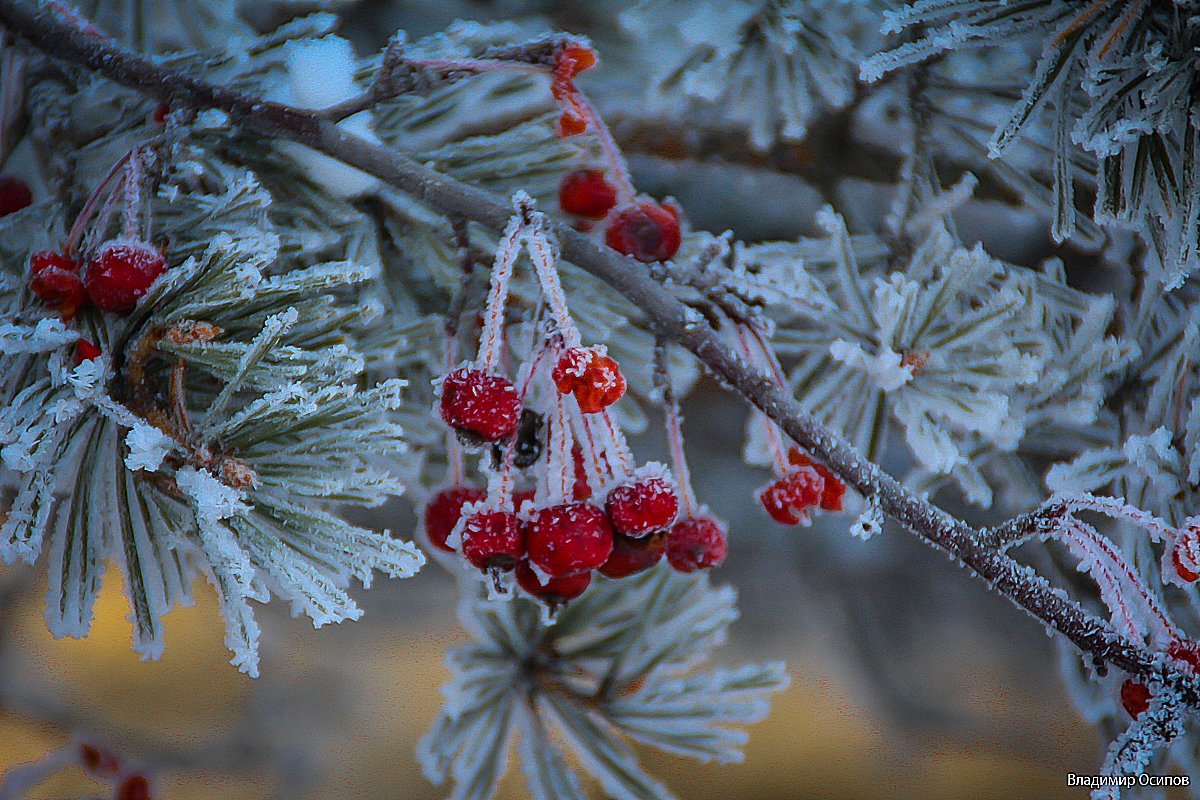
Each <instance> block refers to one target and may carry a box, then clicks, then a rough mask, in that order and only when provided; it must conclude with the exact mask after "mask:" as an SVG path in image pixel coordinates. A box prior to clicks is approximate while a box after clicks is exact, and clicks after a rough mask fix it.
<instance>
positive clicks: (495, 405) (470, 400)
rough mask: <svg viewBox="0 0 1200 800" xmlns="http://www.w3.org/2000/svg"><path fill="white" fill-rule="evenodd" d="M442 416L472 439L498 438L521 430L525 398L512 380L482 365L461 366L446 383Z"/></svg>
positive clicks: (492, 440) (489, 439) (483, 440)
mask: <svg viewBox="0 0 1200 800" xmlns="http://www.w3.org/2000/svg"><path fill="white" fill-rule="evenodd" d="M441 410H442V419H443V420H445V421H446V424H447V425H449V426H450V427H451V428H454V429H455V430H456V431H458V432H459V433H460V434H462V435H463V436H464V437H465V438H467V439H468V440H469V441H472V442H477V443H478V442H496V441H499V440H501V439H507V438H508V437H510V436H512V435H513V433H515V432H516V430H517V422H518V420H519V418H520V413H521V399H520V398H519V397H518V396H517V390H516V388H515V387H514V386H513V384H512V381H510V380H509V379H508V378H505V377H503V376H502V375H491V374H489V373H487V372H484V371H483V370H479V369H465V368H463V369H458V370H455V371H454V372H451V373H450V374H449V375H447V376H446V380H445V381H443V383H442V399H441Z"/></svg>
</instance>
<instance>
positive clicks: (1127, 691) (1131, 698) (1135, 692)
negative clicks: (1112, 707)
mask: <svg viewBox="0 0 1200 800" xmlns="http://www.w3.org/2000/svg"><path fill="white" fill-rule="evenodd" d="M1121 705H1122V706H1124V708H1125V713H1127V714H1128V715H1129V716H1131V717H1133V718H1135V719H1136V718H1137V717H1138V716H1140V715H1141V713H1142V712H1143V711H1145V710H1146V709H1147V708H1149V707H1150V690H1149V689H1147V688H1146V684H1144V683H1138V682H1137V681H1135V680H1134V679H1133V678H1126V679H1125V682H1124V683H1122V684H1121Z"/></svg>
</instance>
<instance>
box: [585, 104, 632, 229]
mask: <svg viewBox="0 0 1200 800" xmlns="http://www.w3.org/2000/svg"><path fill="white" fill-rule="evenodd" d="M575 93H576V98H575V99H576V102H577V103H578V105H579V107H580V110H582V111H583V112H584V116H585V117H586V118H587V125H588V128H589V129H591V130H592V131H593V132H594V133H595V134H596V139H597V141H598V143H599V144H600V152H601V154H602V155H603V157H604V160H605V161H606V162H608V169H609V177H610V180H611V182H612V184H613V188H614V189H616V190H617V205H616V208H618V209H620V208H626V207H628V206H632V205H634V203H635V202H636V200H637V190H636V189H635V188H634V186H633V178H632V177H631V176H630V174H629V165H628V164H627V163H626V162H625V156H624V155H623V154H622V153H621V148H620V147H618V146H617V142H616V140H615V139H614V138H613V135H612V131H610V130H609V129H608V125H607V124H606V123H605V122H604V119H603V118H602V117H601V116H600V114H599V112H597V111H596V107H595V106H594V105H592V101H591V100H589V99H588V97H587V95H585V94H584V93H583V92H581V91H579V90H578V89H575Z"/></svg>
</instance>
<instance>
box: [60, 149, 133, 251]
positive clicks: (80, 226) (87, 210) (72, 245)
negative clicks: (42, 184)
mask: <svg viewBox="0 0 1200 800" xmlns="http://www.w3.org/2000/svg"><path fill="white" fill-rule="evenodd" d="M136 149H137V148H136V147H135V148H134V150H136ZM132 154H133V150H130V151H129V152H128V153H126V154H125V155H123V156H121V157H120V158H119V159H118V160H117V163H115V164H113V166H112V169H110V170H109V171H108V174H107V175H105V176H104V180H102V181H100V183H99V185H97V186H96V188H95V190H94V191H93V192H92V193H91V195H90V196H88V199H87V202H85V203H84V204H83V209H82V210H81V211H80V212H79V216H78V217H76V218H75V223H74V224H73V225H71V230H70V231H69V232H68V233H67V244H66V247H65V248H64V249H63V255H65V256H67V257H69V258H73V257H74V255H75V252H76V249H77V248H78V247H79V242H80V240H81V239H82V238H83V234H84V230H85V228H86V226H87V223H88V222H89V221H90V220H91V218H92V216H93V215H94V214H95V213H96V208H97V206H98V204H99V203H100V199H101V197H103V196H104V194H105V192H106V190H107V189H108V186H109V184H111V183H112V181H113V178H115V177H116V176H117V175H118V174H123V173H124V169H125V164H126V163H127V162H128V161H129V157H130V156H131V155H132Z"/></svg>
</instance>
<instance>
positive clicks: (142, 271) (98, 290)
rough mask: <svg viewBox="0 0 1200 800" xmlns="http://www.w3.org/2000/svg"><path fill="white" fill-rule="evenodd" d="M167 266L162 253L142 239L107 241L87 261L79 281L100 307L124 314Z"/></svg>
mask: <svg viewBox="0 0 1200 800" xmlns="http://www.w3.org/2000/svg"><path fill="white" fill-rule="evenodd" d="M166 268H167V260H166V259H165V258H163V254H162V253H160V252H159V251H157V250H155V249H154V248H153V247H151V246H150V245H148V244H145V243H143V242H132V241H129V242H125V241H118V242H109V243H107V244H105V245H103V246H102V247H101V248H100V252H99V253H98V254H97V255H96V257H95V258H93V259H92V260H91V262H89V263H88V268H87V274H86V275H85V276H84V279H83V285H84V286H85V287H86V288H87V293H88V297H90V298H92V302H93V303H95V304H96V305H97V306H99V307H100V308H101V309H102V310H104V311H111V312H113V313H115V314H126V313H128V312H130V311H132V310H133V307H134V306H135V305H137V301H138V300H140V299H141V298H142V296H143V295H144V294H146V290H147V289H149V288H150V284H152V283H154V280H155V279H156V278H157V277H158V276H159V275H161V274H163V272H164V271H165V270H166Z"/></svg>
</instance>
